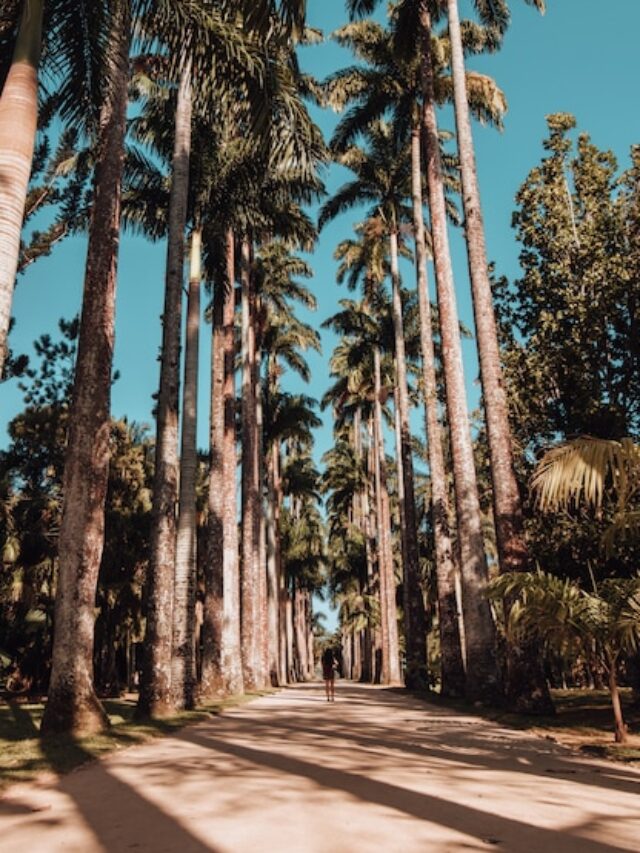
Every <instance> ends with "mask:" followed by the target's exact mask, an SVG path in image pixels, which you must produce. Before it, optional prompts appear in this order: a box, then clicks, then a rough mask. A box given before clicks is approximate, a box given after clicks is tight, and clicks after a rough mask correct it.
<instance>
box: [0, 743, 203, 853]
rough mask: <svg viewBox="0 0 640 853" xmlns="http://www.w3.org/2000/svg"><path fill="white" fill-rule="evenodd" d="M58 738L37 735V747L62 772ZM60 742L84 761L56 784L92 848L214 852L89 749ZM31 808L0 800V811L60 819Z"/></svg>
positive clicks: (44, 819) (160, 852) (33, 818)
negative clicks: (79, 819)
mask: <svg viewBox="0 0 640 853" xmlns="http://www.w3.org/2000/svg"><path fill="white" fill-rule="evenodd" d="M59 740H60V739H59V738H43V739H42V741H41V746H42V751H43V752H44V753H45V754H46V755H47V757H48V758H49V760H50V762H51V765H52V766H53V767H54V768H55V769H56V770H59V771H62V772H64V770H65V769H66V768H65V767H64V766H62V765H61V764H60V745H59ZM66 747H67V750H68V749H72V750H76V755H75V756H74V759H75V762H76V763H79V762H80V760H84V761H85V762H90V763H86V764H85V765H84V766H82V767H80V768H79V769H77V770H76V771H74V772H72V773H70V774H69V775H66V776H62V777H61V778H60V779H59V781H58V783H57V785H56V788H57V790H59V791H60V792H62V793H63V794H65V795H66V796H67V797H69V798H70V799H71V800H72V801H73V803H74V805H75V807H76V808H77V810H78V812H79V814H80V815H81V816H82V818H83V819H84V821H85V823H86V824H87V826H89V828H90V829H91V831H92V832H93V834H94V836H95V838H96V841H97V842H98V845H96V848H95V849H98V848H101V849H103V850H107V851H109V853H112V851H114V853H115V851H121V850H122V851H124V850H129V849H132V850H136V851H145V850H147V851H153V853H178V851H179V853H217V851H216V848H215V847H212V846H211V845H210V844H205V843H203V842H202V841H201V840H200V839H198V838H197V837H196V836H194V835H193V834H192V833H191V832H190V831H189V830H188V829H187V828H186V827H185V826H183V825H182V824H181V823H180V822H179V821H178V820H177V819H176V818H175V817H173V816H171V815H168V814H166V812H164V811H163V810H162V809H161V808H159V807H158V806H157V805H155V804H154V803H152V802H151V801H150V800H148V799H146V798H145V797H143V796H141V794H140V793H138V791H137V790H136V789H135V788H133V787H132V786H130V785H127V784H126V783H124V782H122V781H121V780H120V779H118V778H117V777H116V776H115V775H114V774H113V773H112V772H110V771H109V769H108V765H107V764H105V762H104V761H95V760H93V756H92V755H91V753H89V752H87V751H86V750H84V749H83V748H82V746H81V745H80V744H79V743H77V742H73V743H72V744H70V743H67V744H66ZM34 811H38V809H34V808H33V807H31V806H29V805H28V804H26V803H21V802H20V801H19V800H14V799H12V798H11V797H10V796H9V798H8V799H7V800H6V801H4V802H0V816H2V815H7V816H9V815H17V814H25V819H26V820H29V821H36V822H39V823H45V824H48V825H52V826H53V825H60V823H61V822H62V821H61V819H59V818H58V819H56V818H55V817H54V816H53V815H51V814H50V813H45V814H43V815H42V816H39V815H34V814H33V812H34Z"/></svg>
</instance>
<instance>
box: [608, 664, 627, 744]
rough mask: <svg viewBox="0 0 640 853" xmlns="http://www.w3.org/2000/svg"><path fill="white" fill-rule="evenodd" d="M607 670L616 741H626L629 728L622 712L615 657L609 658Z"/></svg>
mask: <svg viewBox="0 0 640 853" xmlns="http://www.w3.org/2000/svg"><path fill="white" fill-rule="evenodd" d="M607 670H608V675H609V693H610V695H611V706H612V708H613V721H614V725H615V741H616V743H626V742H627V740H628V737H627V734H628V730H627V726H626V724H625V721H624V717H623V714H622V703H621V702H620V688H619V687H618V679H617V677H616V659H615V657H613V656H611V657H610V658H609V659H608V660H607Z"/></svg>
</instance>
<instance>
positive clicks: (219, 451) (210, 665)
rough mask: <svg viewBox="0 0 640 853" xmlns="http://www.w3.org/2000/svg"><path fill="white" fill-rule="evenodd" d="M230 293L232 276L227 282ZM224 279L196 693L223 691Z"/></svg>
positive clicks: (214, 349) (214, 341)
mask: <svg viewBox="0 0 640 853" xmlns="http://www.w3.org/2000/svg"><path fill="white" fill-rule="evenodd" d="M226 284H227V289H231V296H232V297H233V280H231V281H230V282H227V283H226ZM225 289H226V288H225V282H224V281H222V282H219V283H218V284H216V287H215V292H214V296H213V322H212V324H211V400H210V407H209V444H210V459H209V497H208V511H209V512H208V520H207V559H206V561H205V567H204V587H205V589H204V608H203V623H202V677H201V680H200V695H201V696H202V697H207V698H211V697H213V696H216V695H220V694H222V693H224V679H223V668H222V644H223V625H224V613H223V607H224V580H223V577H224V523H223V516H224V495H225V483H224V464H223V460H224V379H225V376H224V302H225Z"/></svg>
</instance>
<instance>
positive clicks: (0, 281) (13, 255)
mask: <svg viewBox="0 0 640 853" xmlns="http://www.w3.org/2000/svg"><path fill="white" fill-rule="evenodd" d="M43 7H44V0H23V9H22V18H21V20H20V27H19V29H18V36H17V39H16V44H15V47H14V51H13V59H12V62H11V67H10V69H9V73H8V75H7V79H6V80H5V83H4V86H3V88H2V94H0V380H2V378H3V376H4V364H5V360H6V357H7V337H8V334H9V322H10V320H11V303H12V301H13V289H14V287H15V281H16V271H17V269H18V257H19V255H20V234H21V232H22V221H23V217H24V208H25V202H26V198H27V190H28V187H29V176H30V174H31V164H32V161H33V149H34V145H35V138H36V130H37V127H38V66H39V64H40V47H41V42H42V12H43Z"/></svg>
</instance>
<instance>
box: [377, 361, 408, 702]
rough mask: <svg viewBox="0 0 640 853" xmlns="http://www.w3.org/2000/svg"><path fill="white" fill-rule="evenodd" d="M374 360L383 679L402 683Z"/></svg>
mask: <svg viewBox="0 0 640 853" xmlns="http://www.w3.org/2000/svg"><path fill="white" fill-rule="evenodd" d="M373 361H374V381H375V394H374V396H375V401H374V443H375V479H376V507H377V509H376V513H377V516H378V565H379V567H380V607H381V611H382V683H383V684H389V685H394V686H397V685H400V684H402V675H401V673H400V653H399V648H398V619H397V614H396V581H395V574H394V571H393V551H392V547H391V511H390V507H389V492H388V491H387V463H386V459H385V453H384V440H383V433H382V404H381V402H380V398H381V394H382V381H381V376H380V351H379V350H378V349H377V348H376V349H374V351H373Z"/></svg>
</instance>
